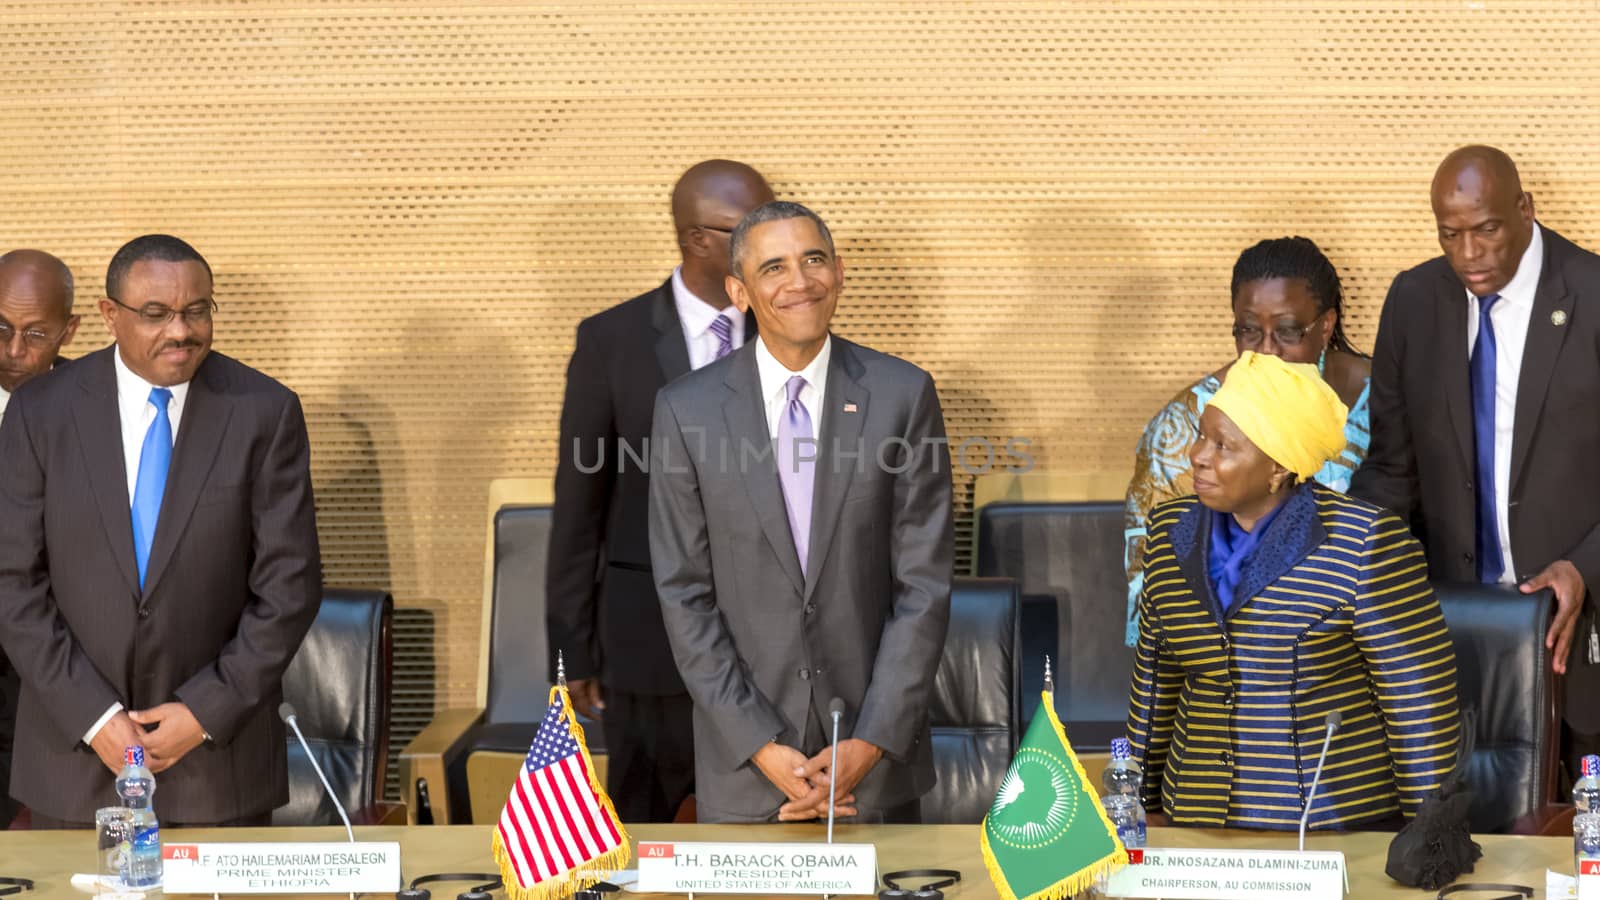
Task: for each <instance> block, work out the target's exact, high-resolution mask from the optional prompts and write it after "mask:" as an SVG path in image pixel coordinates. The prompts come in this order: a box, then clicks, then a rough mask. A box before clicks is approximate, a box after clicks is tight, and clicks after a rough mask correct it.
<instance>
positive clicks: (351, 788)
mask: <svg viewBox="0 0 1600 900" xmlns="http://www.w3.org/2000/svg"><path fill="white" fill-rule="evenodd" d="M393 620H394V601H393V600H392V599H391V598H390V597H389V594H388V593H387V592H385V591H381V590H362V589H341V588H328V589H327V590H325V591H324V592H323V598H322V608H321V609H320V610H318V612H317V618H316V621H315V622H313V623H312V625H311V630H310V631H309V632H307V633H306V639H305V642H304V643H303V644H301V645H300V650H299V652H298V653H296V654H295V657H294V659H293V660H292V661H290V663H289V668H288V670H286V671H285V672H284V675H283V696H284V699H285V700H286V701H288V703H289V704H290V705H291V706H293V707H294V709H295V713H296V721H297V722H298V723H299V725H300V730H301V731H302V732H304V733H305V736H306V743H308V744H310V745H311V752H312V753H314V754H316V757H317V762H319V763H321V765H322V770H323V771H324V772H326V773H327V775H328V782H329V783H330V784H331V785H332V787H333V790H334V793H335V794H337V795H338V797H339V800H340V802H341V803H343V804H344V807H345V809H346V810H348V811H349V813H350V819H351V821H352V822H356V823H358V824H360V823H365V824H378V823H394V824H404V822H405V807H404V806H401V805H399V804H389V803H384V802H383V783H384V775H385V773H386V771H387V769H388V765H389V704H390V700H391V688H390V686H391V683H392V677H393V672H394V633H393ZM287 737H288V742H289V803H288V804H287V805H285V806H281V807H279V808H278V809H276V810H274V811H273V813H272V824H274V825H338V824H339V823H340V819H339V813H338V811H337V810H336V809H335V808H334V805H333V801H332V800H330V799H329V798H328V796H327V794H326V792H325V791H324V790H323V788H322V782H321V781H320V780H319V779H318V778H317V773H316V771H315V770H314V769H312V767H311V762H310V760H309V759H308V758H307V757H306V752H305V750H304V749H302V748H301V746H300V742H299V741H298V740H296V739H295V736H294V733H293V732H292V731H291V732H290V733H289V734H288V735H287Z"/></svg>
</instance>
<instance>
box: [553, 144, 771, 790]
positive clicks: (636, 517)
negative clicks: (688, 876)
mask: <svg viewBox="0 0 1600 900" xmlns="http://www.w3.org/2000/svg"><path fill="white" fill-rule="evenodd" d="M771 199H772V189H771V188H770V187H768V186H767V182H766V179H764V178H762V177H761V175H760V173H758V172H757V171H756V170H755V169H752V168H750V167H749V166H747V165H745V164H743V163H737V162H731V161H729V160H723V159H713V160H708V161H706V162H702V163H699V164H698V165H695V166H693V167H692V168H690V169H689V170H688V171H687V172H685V173H684V174H683V176H682V177H681V178H679V179H678V183H677V185H676V186H675V187H674V188H673V190H672V219H673V224H674V225H675V226H676V228H677V231H678V247H679V249H680V251H681V252H682V258H683V263H682V265H680V266H679V267H678V268H677V269H675V270H674V271H673V273H672V277H670V278H668V279H667V280H666V282H665V283H663V284H662V285H661V286H660V287H658V288H656V289H655V290H653V291H650V292H648V293H645V294H643V295H641V296H638V297H635V298H633V299H632V300H629V301H627V302H626V303H623V304H620V305H618V306H614V307H612V308H610V309H608V310H606V311H604V312H602V313H599V314H597V315H594V316H591V317H590V318H588V319H585V320H584V321H583V322H582V323H580V324H579V325H578V340H577V347H576V349H574V350H573V352H572V361H571V363H570V364H569V365H568V366H567V395H566V400H565V402H564V403H563V404H562V407H561V445H560V449H559V451H558V457H557V464H556V502H555V510H554V522H553V523H552V526H553V527H552V528H551V531H550V555H549V564H548V569H547V572H546V596H547V603H548V613H547V621H548V629H549V635H550V650H551V653H552V655H554V654H555V653H556V652H558V651H559V652H561V653H564V654H565V656H566V666H567V675H568V677H569V681H568V687H569V688H570V690H571V692H572V701H573V705H574V706H576V707H577V709H578V711H579V712H581V713H583V714H584V715H586V716H589V717H591V718H596V719H600V720H601V722H602V723H603V727H604V730H605V738H606V755H607V776H606V781H607V782H608V784H607V791H608V793H609V794H610V795H611V799H612V802H613V803H615V804H616V807H617V813H618V814H619V815H620V816H622V818H623V820H624V821H628V822H670V821H672V819H673V816H674V814H675V813H676V812H677V809H678V806H679V804H680V803H682V802H683V799H684V798H685V797H687V796H688V795H689V794H690V792H692V791H693V790H694V730H693V725H692V722H691V718H690V716H691V710H692V706H691V704H690V702H689V695H688V694H686V693H685V692H684V688H683V681H682V679H680V678H679V677H678V669H677V667H676V666H675V665H673V662H672V651H671V650H670V649H669V648H668V646H667V635H666V632H665V631H664V630H663V629H662V626H661V606H660V604H659V603H657V602H656V593H655V584H654V583H653V582H652V581H651V579H650V547H649V543H648V539H647V536H646V525H645V512H646V497H647V496H648V490H647V481H648V475H647V472H646V468H645V462H644V460H646V459H648V457H649V449H648V444H649V441H648V438H649V435H650V413H651V411H652V410H653V409H654V408H655V400H656V392H657V391H659V390H660V389H661V387H662V386H663V385H665V384H666V383H667V382H669V381H672V380H673V379H674V378H677V377H678V376H680V375H683V374H684V373H686V372H688V371H690V370H691V369H694V368H699V367H700V366H704V365H706V364H707V363H710V362H712V361H713V360H716V359H719V358H721V357H723V356H726V355H727V354H728V353H730V352H732V351H733V350H736V349H738V348H739V347H740V346H741V345H742V344H743V343H744V342H745V340H747V339H748V338H750V337H752V336H753V335H754V333H755V322H754V320H753V319H752V318H751V317H750V316H749V314H748V313H745V312H741V311H739V310H737V309H733V308H731V303H730V301H729V299H728V294H727V289H726V287H725V282H726V280H727V277H728V237H729V235H731V234H732V233H733V227H734V226H735V225H737V224H738V223H739V219H740V218H742V217H743V216H744V214H745V213H747V212H749V211H750V210H752V209H755V208H756V207H757V206H760V205H761V204H763V203H765V202H767V201H768V200H771Z"/></svg>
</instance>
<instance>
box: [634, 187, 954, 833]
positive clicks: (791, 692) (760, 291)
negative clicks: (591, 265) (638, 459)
mask: <svg viewBox="0 0 1600 900" xmlns="http://www.w3.org/2000/svg"><path fill="white" fill-rule="evenodd" d="M731 245H732V246H731V252H732V257H733V259H732V271H733V274H732V276H730V277H729V279H728V293H729V295H730V296H732V297H733V301H734V303H735V304H737V305H738V307H739V308H740V309H753V310H754V311H755V315H756V320H757V321H758V322H759V323H760V324H761V334H760V336H759V337H758V338H757V340H756V341H754V342H752V343H750V344H748V345H746V346H745V347H744V348H743V349H741V350H739V351H738V352H737V353H734V354H732V355H730V356H728V357H727V358H726V359H723V360H721V361H719V362H716V363H714V364H712V365H710V366H707V367H706V368H704V369H701V370H700V371H697V372H694V373H691V374H689V375H686V376H684V377H683V378H681V379H679V380H677V381H675V382H673V383H672V384H670V385H668V386H667V387H666V388H664V389H663V390H662V391H661V393H660V394H659V395H658V396H657V398H656V410H655V422H654V427H653V429H652V432H651V437H650V465H651V470H650V471H651V477H650V557H651V561H652V563H653V565H654V569H655V581H656V590H657V592H658V593H659V594H660V596H661V607H662V612H663V614H664V616H665V620H666V626H667V635H668V637H670V638H671V640H672V650H673V654H674V656H675V657H676V658H677V661H678V669H679V671H680V672H681V673H682V674H683V680H684V683H685V684H686V685H687V686H688V688H689V693H690V695H691V696H692V697H693V698H694V718H695V721H694V725H695V728H694V730H695V774H696V786H697V787H696V792H695V797H696V807H697V810H698V812H699V816H700V820H701V821H713V822H717V821H722V822H765V821H774V820H791V821H792V820H800V819H811V818H815V817H818V816H825V815H827V810H828V784H829V781H830V780H832V781H833V782H834V783H835V786H836V788H837V791H838V799H837V802H836V808H837V811H838V813H839V814H840V815H846V816H848V815H855V814H859V819H860V820H862V821H871V822H915V821H918V820H919V818H920V815H919V810H918V803H917V799H918V798H919V797H920V796H921V795H922V794H923V793H925V792H926V791H927V790H928V789H929V788H930V787H932V786H933V783H934V772H933V762H932V757H931V753H930V746H929V743H930V741H929V733H928V702H929V696H930V693H931V691H932V684H933V677H934V672H935V670H936V669H937V667H938V663H939V656H940V653H941V651H942V649H943V647H944V638H945V630H946V628H947V626H948V623H949V615H950V580H951V574H952V572H951V569H952V552H953V551H952V548H953V542H954V541H953V531H952V527H951V481H950V457H949V453H948V448H947V447H946V445H945V431H944V417H943V415H942V413H941V412H940V409H939V396H938V393H937V392H936V391H935V389H934V384H933V379H932V378H931V377H929V375H928V373H926V372H924V371H922V370H921V369H919V368H917V367H916V366H914V365H912V364H910V363H908V362H905V361H903V360H900V359H896V358H895V357H892V356H887V355H885V354H882V353H878V352H875V351H872V350H869V349H867V348H865V347H861V346H858V345H856V344H852V343H850V342H849V341H846V340H843V339H841V338H839V337H836V336H831V335H830V334H829V331H828V325H829V322H830V320H831V319H832V318H833V312H834V308H835V306H836V305H837V302H838V298H839V289H840V287H841V286H842V285H843V283H844V267H843V265H842V263H841V262H840V260H839V258H838V256H837V255H836V254H835V252H834V246H833V239H832V237H831V236H830V235H829V234H828V230H827V226H826V225H824V224H823V222H822V220H821V219H820V218H818V217H817V216H816V214H815V213H812V212H811V211H810V210H808V209H806V208H805V207H804V206H801V205H799V204H797V203H783V202H774V203H768V204H766V205H765V206H762V207H761V208H759V209H757V210H755V211H754V212H752V213H751V214H750V215H748V216H746V217H745V218H744V220H743V221H742V222H740V223H739V227H738V229H736V230H735V231H734V234H733V238H732V241H731ZM833 698H839V699H841V700H843V701H844V704H845V711H844V716H843V721H842V724H841V728H840V735H841V738H842V740H841V741H840V743H839V746H838V767H837V769H832V768H830V766H829V755H828V753H827V746H828V734H827V728H826V725H827V724H831V722H830V716H829V707H830V706H831V705H832V704H831V700H832V699H833Z"/></svg>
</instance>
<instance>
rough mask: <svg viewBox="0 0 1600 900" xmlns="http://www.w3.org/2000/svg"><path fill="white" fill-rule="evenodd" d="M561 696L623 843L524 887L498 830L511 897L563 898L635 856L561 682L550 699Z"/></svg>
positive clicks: (594, 787) (500, 861)
mask: <svg viewBox="0 0 1600 900" xmlns="http://www.w3.org/2000/svg"><path fill="white" fill-rule="evenodd" d="M558 695H559V696H560V697H561V711H562V718H564V719H565V720H566V722H567V727H568V728H570V729H571V730H572V736H573V738H574V739H575V740H577V742H578V752H580V753H582V754H583V771H584V773H585V774H586V775H587V776H588V778H589V790H591V791H593V792H594V796H595V799H596V800H598V801H600V808H601V809H603V810H605V813H606V815H608V816H610V817H611V821H612V823H613V824H614V825H616V826H617V837H618V838H620V839H621V842H620V843H619V844H617V846H615V847H613V848H612V849H610V850H608V851H606V852H605V853H602V854H600V855H599V856H597V857H595V858H594V859H591V860H588V861H587V862H585V863H583V864H581V865H580V866H579V867H578V868H575V869H568V870H567V871H566V872H565V873H564V874H561V875H558V876H556V877H554V878H546V879H545V880H544V881H541V882H539V883H538V884H536V885H533V886H532V887H523V886H522V883H521V882H520V881H518V880H517V869H516V866H515V865H514V864H513V863H512V862H511V857H510V855H509V854H507V853H506V848H505V844H504V842H502V841H501V840H500V830H499V829H498V828H496V829H495V831H494V861H495V864H496V865H498V866H499V867H500V880H501V881H504V882H505V886H506V887H505V890H506V896H507V897H509V898H511V900H561V898H564V897H568V896H570V895H571V894H573V893H574V892H576V891H581V890H583V889H584V888H586V887H590V886H592V885H595V884H598V883H599V882H602V881H604V880H606V879H607V878H609V877H611V874H612V873H613V872H616V871H618V870H620V869H625V868H627V866H628V862H629V860H631V859H633V839H632V838H630V837H628V831H627V829H625V828H623V827H622V819H621V818H619V817H618V816H617V810H616V808H615V807H613V806H612V805H611V798H610V797H608V796H607V795H606V792H605V788H604V787H602V786H601V784H600V782H599V780H598V779H597V778H595V775H594V760H592V759H590V758H589V742H588V740H586V739H585V738H584V735H583V726H582V725H579V724H578V716H577V714H576V713H574V712H573V711H572V698H571V697H570V696H568V694H567V689H566V688H565V687H562V686H561V685H555V686H553V687H551V688H550V700H549V702H551V703H554V702H555V700H556V697H557V696H558Z"/></svg>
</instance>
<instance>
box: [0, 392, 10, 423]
mask: <svg viewBox="0 0 1600 900" xmlns="http://www.w3.org/2000/svg"><path fill="white" fill-rule="evenodd" d="M10 405H11V392H10V391H8V390H6V389H5V388H0V422H4V421H5V420H6V407H7V406H10Z"/></svg>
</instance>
